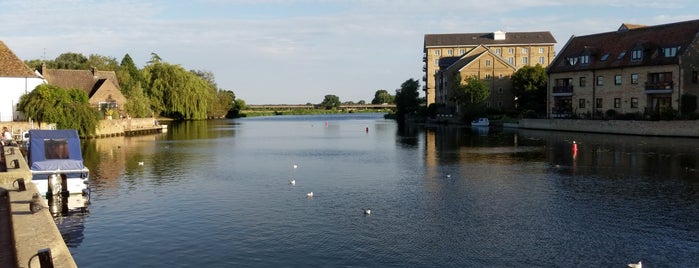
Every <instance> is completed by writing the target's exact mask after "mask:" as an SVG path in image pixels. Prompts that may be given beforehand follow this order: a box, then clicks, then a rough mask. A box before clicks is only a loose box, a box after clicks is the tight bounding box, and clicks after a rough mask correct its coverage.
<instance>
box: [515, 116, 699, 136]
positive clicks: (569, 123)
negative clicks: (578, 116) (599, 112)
mask: <svg viewBox="0 0 699 268" xmlns="http://www.w3.org/2000/svg"><path fill="white" fill-rule="evenodd" d="M505 127H513V128H524V129H540V130H555V131H572V132H589V133H606V134H623V135H639V136H658V137H688V138H699V120H673V121H633V120H574V119H520V120H519V122H518V123H517V124H506V125H505Z"/></svg>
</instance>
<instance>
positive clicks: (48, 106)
mask: <svg viewBox="0 0 699 268" xmlns="http://www.w3.org/2000/svg"><path fill="white" fill-rule="evenodd" d="M17 109H18V110H19V111H22V112H24V114H26V115H27V116H28V117H30V118H34V119H35V120H36V121H37V123H39V125H41V123H42V122H47V123H56V127H57V128H59V129H76V130H77V131H78V133H79V134H80V135H81V136H87V135H90V134H94V133H95V130H96V128H97V122H98V121H99V112H97V110H95V109H94V108H92V107H90V104H89V103H88V96H87V93H85V92H84V91H82V90H80V89H68V90H65V89H63V88H61V87H58V86H54V85H48V84H41V85H39V86H37V87H36V88H35V89H34V90H32V91H31V92H29V93H27V94H24V95H22V97H21V98H20V101H19V103H18V104H17Z"/></svg>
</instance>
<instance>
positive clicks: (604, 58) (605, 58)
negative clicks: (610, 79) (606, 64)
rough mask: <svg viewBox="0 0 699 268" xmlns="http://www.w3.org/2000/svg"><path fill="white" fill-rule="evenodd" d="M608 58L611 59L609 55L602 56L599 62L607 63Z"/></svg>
mask: <svg viewBox="0 0 699 268" xmlns="http://www.w3.org/2000/svg"><path fill="white" fill-rule="evenodd" d="M608 58H609V53H607V54H604V55H602V57H601V58H600V59H599V60H600V61H606V60H607V59H608Z"/></svg>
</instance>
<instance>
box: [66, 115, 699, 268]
mask: <svg viewBox="0 0 699 268" xmlns="http://www.w3.org/2000/svg"><path fill="white" fill-rule="evenodd" d="M573 141H575V145H573ZM83 147H84V148H83V151H84V157H85V159H86V164H87V165H88V166H89V167H90V169H91V171H92V173H91V175H92V178H91V180H92V191H93V192H92V203H91V205H90V213H89V214H88V215H85V216H69V217H62V218H57V223H58V224H59V228H60V229H61V232H62V234H63V235H64V238H65V240H66V242H67V244H68V245H69V248H70V250H71V252H72V254H73V257H74V258H75V261H76V262H77V264H78V265H79V266H80V267H563V266H565V267H626V265H627V264H628V263H635V262H638V261H643V264H644V267H696V266H697V263H699V220H698V219H699V140H696V139H677V138H650V137H635V136H615V135H599V134H581V133H572V132H544V131H533V130H508V129H505V130H497V131H496V130H490V131H488V130H484V129H480V130H479V129H473V130H472V129H469V128H459V127H435V128H424V127H408V128H405V129H403V128H401V129H399V128H398V127H397V125H396V124H395V122H394V121H391V120H384V119H383V118H382V115H380V114H349V115H322V116H320V115H312V116H276V117H259V118H245V119H236V120H219V121H196V122H183V123H178V124H172V125H170V126H169V129H168V132H167V133H163V134H157V135H147V136H138V137H114V138H104V139H96V140H87V141H85V142H84V144H83ZM141 161H142V162H143V165H139V164H138V162H141ZM294 165H297V168H294V167H293V166H294ZM292 178H293V179H295V180H296V185H291V184H289V180H290V179H292ZM308 192H313V193H314V196H313V197H307V193H308ZM363 208H370V209H371V211H372V213H371V214H370V215H366V214H364V213H363V210H362V209H363Z"/></svg>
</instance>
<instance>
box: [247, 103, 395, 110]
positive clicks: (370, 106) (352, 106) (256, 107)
mask: <svg viewBox="0 0 699 268" xmlns="http://www.w3.org/2000/svg"><path fill="white" fill-rule="evenodd" d="M247 106H248V109H250V110H290V109H317V108H318V107H319V105H314V104H256V105H253V104H250V105H247ZM392 108H396V105H395V104H341V105H340V109H392Z"/></svg>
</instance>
